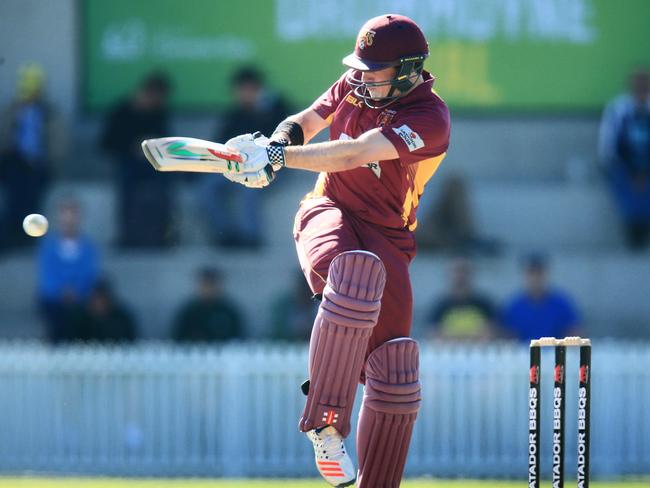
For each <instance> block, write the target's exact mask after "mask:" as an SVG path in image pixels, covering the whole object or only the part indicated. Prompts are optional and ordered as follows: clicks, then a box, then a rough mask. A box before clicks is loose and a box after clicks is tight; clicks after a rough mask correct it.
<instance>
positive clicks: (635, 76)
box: [599, 69, 650, 250]
mask: <svg viewBox="0 0 650 488" xmlns="http://www.w3.org/2000/svg"><path fill="white" fill-rule="evenodd" d="M599 153H600V159H601V162H602V164H603V165H604V166H605V170H606V174H607V177H608V180H609V183H610V186H611V189H612V193H613V195H614V199H615V201H616V203H617V206H618V208H619V212H620V214H621V217H622V220H623V226H624V231H625V240H626V243H627V245H628V247H629V248H630V249H632V250H641V249H644V248H647V246H648V245H649V244H650V74H649V73H648V71H647V70H645V69H639V70H637V71H635V72H633V73H632V74H631V75H630V78H629V92H628V93H626V94H623V95H620V96H618V97H617V98H615V99H614V100H612V101H611V102H610V103H609V104H608V105H607V107H606V108H605V111H604V113H603V118H602V121H601V124H600V139H599Z"/></svg>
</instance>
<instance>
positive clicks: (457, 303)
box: [429, 258, 498, 341]
mask: <svg viewBox="0 0 650 488" xmlns="http://www.w3.org/2000/svg"><path fill="white" fill-rule="evenodd" d="M494 319H495V307H494V305H493V303H492V301H491V300H490V299H489V298H487V297H486V296H484V295H482V294H481V293H479V292H477V291H476V290H475V288H474V283H473V269H472V265H471V263H470V262H469V260H467V259H465V258H456V259H454V261H453V262H452V265H451V269H450V273H449V290H448V291H447V293H446V294H445V295H444V296H443V297H442V298H441V299H440V300H439V301H438V303H436V304H435V306H434V307H433V310H432V312H431V315H430V317H429V321H430V323H431V325H432V329H433V334H434V337H436V338H440V339H450V340H472V341H476V340H488V339H494V338H495V337H497V335H498V334H497V329H496V327H495V324H494Z"/></svg>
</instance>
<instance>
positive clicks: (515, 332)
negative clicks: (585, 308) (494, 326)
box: [501, 254, 580, 341]
mask: <svg viewBox="0 0 650 488" xmlns="http://www.w3.org/2000/svg"><path fill="white" fill-rule="evenodd" d="M523 275H524V289H523V290H522V291H520V292H517V293H515V294H514V296H513V297H512V298H511V299H510V300H509V301H508V302H507V304H506V305H505V307H504V309H503V312H502V318H501V321H502V324H503V326H504V327H505V328H506V330H507V331H508V332H509V333H510V334H511V335H512V336H513V337H515V338H517V339H519V340H521V341H529V340H531V339H538V338H540V337H566V336H570V335H578V333H579V325H580V316H579V313H578V310H577V308H576V306H575V304H574V302H573V299H572V298H571V297H570V296H569V295H568V294H567V293H566V292H564V291H562V290H560V289H558V288H555V287H552V286H550V285H549V283H548V260H547V258H546V256H543V255H541V254H531V255H529V256H527V257H526V258H525V259H524V261H523Z"/></svg>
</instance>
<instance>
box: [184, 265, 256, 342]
mask: <svg viewBox="0 0 650 488" xmlns="http://www.w3.org/2000/svg"><path fill="white" fill-rule="evenodd" d="M243 337H244V325H243V321H242V316H241V313H240V311H239V309H238V308H237V307H236V305H235V304H234V303H233V302H232V301H231V300H229V299H228V298H227V297H226V296H225V295H224V293H223V277H222V275H221V273H220V272H219V271H217V270H216V269H214V268H203V269H201V270H200V271H199V272H198V275H197V287H196V294H195V296H194V297H192V298H190V299H189V300H188V301H187V302H186V303H185V304H183V305H182V306H181V307H180V309H179V311H178V312H177V314H176V317H175V319H174V324H173V328H172V338H173V339H174V341H176V342H222V341H228V340H231V339H241V338H243Z"/></svg>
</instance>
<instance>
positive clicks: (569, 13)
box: [81, 0, 650, 111]
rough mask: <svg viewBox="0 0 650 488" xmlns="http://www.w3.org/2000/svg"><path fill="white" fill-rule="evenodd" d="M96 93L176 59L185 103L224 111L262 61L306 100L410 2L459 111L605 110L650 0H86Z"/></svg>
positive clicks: (638, 51) (640, 39) (644, 35)
mask: <svg viewBox="0 0 650 488" xmlns="http://www.w3.org/2000/svg"><path fill="white" fill-rule="evenodd" d="M81 6H82V12H81V19H82V20H81V22H82V34H81V37H82V39H81V42H82V46H83V48H82V71H83V84H82V86H83V92H84V93H83V100H84V104H85V106H86V108H87V109H89V110H91V111H95V110H102V109H104V108H106V107H107V106H108V105H109V104H111V103H112V102H113V101H114V100H115V99H116V98H118V97H120V96H123V95H124V94H125V93H126V92H128V91H129V89H131V87H133V86H134V85H135V84H136V83H137V82H138V81H139V80H140V79H141V78H142V77H143V76H144V75H145V74H146V73H148V72H149V71H151V70H153V69H164V70H166V71H167V72H168V73H169V74H170V76H171V77H172V79H173V82H174V86H175V90H174V96H173V104H174V106H175V107H176V108H179V109H189V110H212V109H214V108H217V107H223V106H224V105H225V104H227V103H228V99H229V96H230V92H229V78H230V76H231V74H232V72H233V70H235V69H237V67H239V66H242V65H248V64H254V65H257V66H259V67H260V68H261V69H262V71H263V72H264V73H265V74H266V76H267V78H268V81H269V83H270V84H271V85H272V86H274V87H275V88H276V89H277V90H278V91H280V92H281V93H283V94H284V95H285V96H286V97H287V98H288V99H289V100H291V101H292V102H293V104H294V105H296V106H297V107H300V106H302V105H305V104H308V103H310V102H311V101H312V100H313V99H314V98H315V97H317V96H318V95H320V94H321V93H322V92H323V91H324V90H325V89H326V88H327V87H328V86H329V85H330V84H331V83H332V82H333V81H334V80H335V79H336V78H337V77H338V76H340V74H341V73H342V72H343V70H344V68H343V66H342V65H341V58H342V57H343V56H344V55H345V54H347V53H348V52H350V51H351V50H352V48H353V46H354V39H355V37H356V33H357V31H358V29H359V27H360V26H361V25H362V24H363V22H364V21H365V20H366V19H367V18H369V17H372V16H374V15H379V14H381V13H386V12H390V11H392V12H397V13H401V14H404V15H408V16H409V17H412V18H413V19H415V20H416V21H417V22H418V23H419V24H420V26H421V27H422V28H423V30H424V32H425V34H426V36H427V39H428V40H429V45H430V50H431V56H430V58H429V59H428V60H427V64H426V68H427V69H428V70H430V71H431V72H432V73H434V74H435V75H436V76H437V78H438V80H437V85H436V86H437V89H438V91H439V93H440V94H441V95H442V96H443V98H445V100H446V101H447V102H448V103H449V104H450V106H451V107H452V108H461V109H479V110H489V111H492V110H500V111H504V110H505V111H558V110H559V111H579V110H597V109H599V108H600V107H602V105H603V103H604V102H605V101H606V100H608V99H609V98H610V97H611V96H613V95H614V94H615V93H617V92H618V91H620V90H621V89H622V88H623V86H622V84H623V83H624V80H625V76H626V74H627V72H628V71H629V70H630V69H632V68H634V67H636V66H639V65H643V64H650V49H648V47H649V46H650V28H649V27H648V19H650V1H649V0H617V1H613V0H240V1H239V2H233V1H226V0H83V1H82V2H81Z"/></svg>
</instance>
